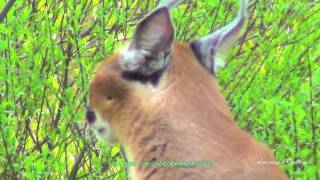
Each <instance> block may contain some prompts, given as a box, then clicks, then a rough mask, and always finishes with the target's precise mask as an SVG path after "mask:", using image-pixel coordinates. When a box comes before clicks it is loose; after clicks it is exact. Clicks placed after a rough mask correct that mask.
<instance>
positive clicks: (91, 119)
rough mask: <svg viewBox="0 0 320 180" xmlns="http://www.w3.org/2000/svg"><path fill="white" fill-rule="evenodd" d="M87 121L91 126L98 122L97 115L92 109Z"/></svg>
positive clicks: (88, 113)
mask: <svg viewBox="0 0 320 180" xmlns="http://www.w3.org/2000/svg"><path fill="white" fill-rule="evenodd" d="M86 119H87V122H88V123H89V124H92V123H94V122H95V121H96V114H95V113H94V111H93V110H92V109H91V108H90V107H88V109H87V113H86Z"/></svg>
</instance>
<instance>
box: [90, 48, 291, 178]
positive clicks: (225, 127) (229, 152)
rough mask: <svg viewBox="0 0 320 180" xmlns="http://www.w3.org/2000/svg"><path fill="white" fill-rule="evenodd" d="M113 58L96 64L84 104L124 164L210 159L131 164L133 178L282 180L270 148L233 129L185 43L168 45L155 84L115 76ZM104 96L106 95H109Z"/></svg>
mask: <svg viewBox="0 0 320 180" xmlns="http://www.w3.org/2000/svg"><path fill="white" fill-rule="evenodd" d="M120 58H121V56H120V55H114V56H113V57H111V58H109V59H107V60H105V61H104V62H103V63H102V64H101V65H100V66H99V68H98V70H97V72H96V75H95V76H94V78H93V80H92V82H91V86H90V105H91V107H92V108H93V110H94V111H95V112H96V113H98V114H99V115H100V116H101V118H102V119H104V120H108V123H109V124H110V126H111V128H112V129H113V130H114V133H115V135H116V136H117V137H118V139H119V142H120V143H121V144H122V145H123V146H124V148H125V150H126V152H127V155H128V156H129V161H133V162H147V161H212V166H210V167H180V168H178V167H171V168H170V167H132V169H131V173H132V178H133V179H159V180H160V179H208V180H212V179H218V180H220V179H235V180H240V179H259V180H260V179H268V180H272V179H286V175H285V174H284V173H283V172H282V171H281V170H280V168H279V166H278V165H274V164H273V165H271V164H259V163H258V161H260V160H263V161H273V162H276V161H275V159H274V158H273V155H272V153H271V151H270V150H269V149H268V148H267V147H266V146H265V145H263V144H261V143H259V142H257V141H255V140H254V139H253V138H252V137H251V136H250V135H249V134H248V133H246V132H245V131H243V130H241V129H240V128H238V127H237V125H236V123H235V122H234V121H233V119H232V117H231V116H230V113H229V110H228V107H227V103H226V101H225V100H224V98H223V96H222V95H221V93H220V91H219V87H218V85H217V83H216V81H215V79H214V77H213V76H212V75H211V74H210V73H209V72H208V71H206V70H205V69H204V68H203V67H202V66H201V65H200V64H199V63H198V62H197V60H196V58H195V56H194V54H193V52H192V50H191V48H190V47H189V45H177V44H175V45H173V49H172V62H171V64H170V65H169V67H168V68H167V69H166V71H165V72H164V75H163V76H162V77H161V79H160V82H159V84H158V85H157V86H152V85H150V84H142V83H139V82H131V81H127V80H124V79H122V78H121V74H122V70H121V67H120V64H119V61H120ZM110 98H112V100H110Z"/></svg>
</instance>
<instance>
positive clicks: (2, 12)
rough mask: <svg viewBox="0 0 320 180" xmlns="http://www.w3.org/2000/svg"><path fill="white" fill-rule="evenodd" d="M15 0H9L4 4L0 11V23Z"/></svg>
mask: <svg viewBox="0 0 320 180" xmlns="http://www.w3.org/2000/svg"><path fill="white" fill-rule="evenodd" d="M15 2H16V0H9V1H8V3H7V4H6V5H5V6H4V8H3V10H2V11H1V13H0V23H1V22H2V21H3V19H4V18H5V17H6V16H7V14H8V12H9V10H10V9H11V7H12V6H13V4H14V3H15Z"/></svg>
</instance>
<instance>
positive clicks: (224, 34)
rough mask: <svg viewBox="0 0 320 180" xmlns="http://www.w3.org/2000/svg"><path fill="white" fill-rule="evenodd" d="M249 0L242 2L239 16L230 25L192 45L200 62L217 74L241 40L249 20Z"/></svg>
mask: <svg viewBox="0 0 320 180" xmlns="http://www.w3.org/2000/svg"><path fill="white" fill-rule="evenodd" d="M247 7H248V0H242V1H241V7H240V10H239V14H238V16H237V17H236V18H235V19H234V20H233V21H232V22H231V23H229V24H228V25H226V26H224V27H222V28H220V29H218V30H216V31H215V32H213V33H211V34H209V35H208V36H205V37H203V38H201V39H199V40H196V41H194V42H192V43H191V46H192V49H193V51H194V53H195V54H196V56H197V59H198V60H199V62H200V63H201V64H202V65H203V66H204V67H205V68H206V69H208V70H209V71H210V72H211V73H212V74H215V72H216V71H217V69H218V68H219V67H221V66H223V65H224V58H225V57H226V56H227V54H228V52H229V51H230V49H231V48H232V46H233V45H234V44H235V42H236V41H237V40H238V39H239V37H240V36H241V34H242V30H243V29H244V26H245V22H246V20H247Z"/></svg>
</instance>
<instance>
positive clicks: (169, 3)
mask: <svg viewBox="0 0 320 180" xmlns="http://www.w3.org/2000/svg"><path fill="white" fill-rule="evenodd" d="M178 2H179V0H161V1H160V3H159V4H158V7H159V8H160V7H167V8H168V9H171V8H173V7H174V6H176V5H177V4H178Z"/></svg>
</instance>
